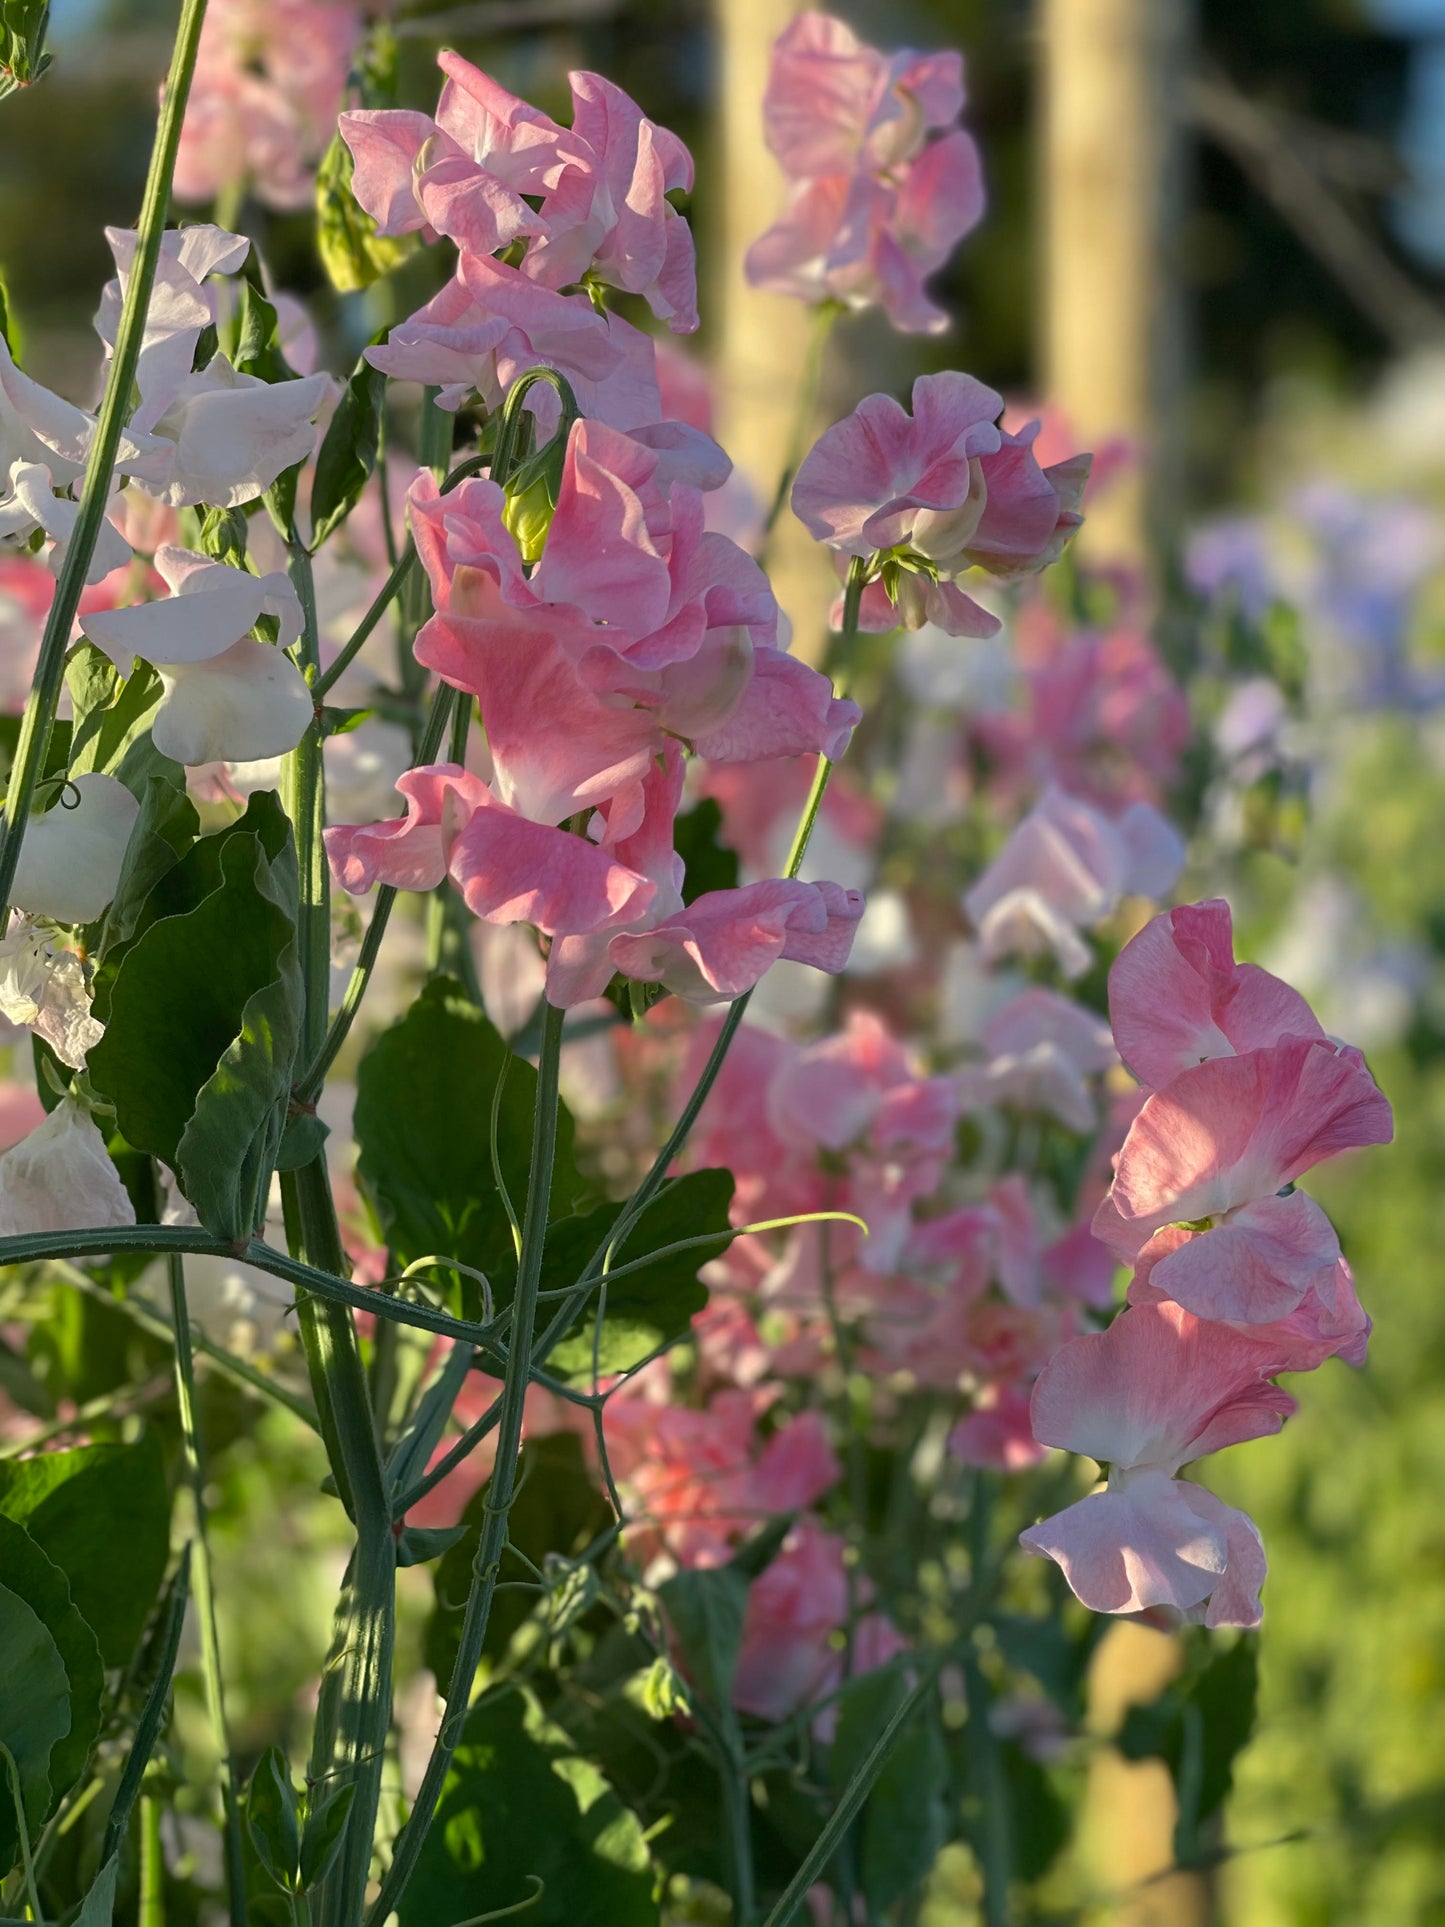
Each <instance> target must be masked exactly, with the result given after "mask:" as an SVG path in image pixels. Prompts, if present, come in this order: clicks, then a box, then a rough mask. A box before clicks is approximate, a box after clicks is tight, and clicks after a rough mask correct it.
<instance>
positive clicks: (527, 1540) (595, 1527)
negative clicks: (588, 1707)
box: [425, 1432, 612, 1693]
mask: <svg viewBox="0 0 1445 1927" xmlns="http://www.w3.org/2000/svg"><path fill="white" fill-rule="evenodd" d="M486 1505H487V1488H486V1487H485V1486H484V1487H483V1488H482V1489H481V1491H479V1492H477V1493H475V1494H473V1496H472V1499H471V1501H470V1502H469V1504H468V1506H467V1509H466V1511H465V1512H464V1513H463V1514H462V1525H463V1527H464V1528H465V1530H464V1532H463V1535H462V1537H461V1538H460V1539H459V1540H458V1541H457V1542H456V1544H455V1545H454V1546H452V1547H450V1548H449V1550H448V1551H447V1552H446V1553H445V1554H444V1555H443V1556H442V1560H441V1563H440V1564H439V1565H438V1566H437V1568H436V1571H435V1574H434V1576H433V1585H434V1586H435V1589H436V1609H435V1611H434V1612H433V1614H432V1616H431V1619H430V1620H429V1622H428V1624H427V1630H426V1649H425V1654H426V1663H427V1665H428V1666H430V1667H431V1669H432V1671H433V1672H434V1673H435V1674H436V1679H437V1685H438V1688H439V1689H440V1691H441V1692H443V1693H445V1692H446V1689H447V1682H448V1680H449V1679H450V1678H451V1672H452V1667H453V1665H454V1664H455V1661H456V1656H457V1640H458V1638H459V1636H460V1633H461V1626H462V1616H463V1612H464V1609H465V1607H466V1603H467V1592H468V1589H469V1587H470V1585H471V1578H472V1562H473V1560H474V1559H475V1558H476V1556H477V1544H478V1541H479V1540H480V1538H481V1531H482V1521H483V1519H484V1518H485V1516H486ZM611 1516H612V1515H611V1513H610V1512H609V1511H608V1508H607V1505H606V1503H605V1502H604V1500H603V1498H602V1495H601V1494H600V1493H599V1492H598V1490H597V1488H596V1486H595V1485H594V1484H593V1482H592V1477H591V1475H590V1473H589V1472H588V1470H587V1464H586V1461H585V1459H584V1458H583V1456H582V1441H581V1440H580V1439H579V1438H578V1437H577V1435H576V1433H575V1432H557V1433H554V1434H552V1435H551V1436H550V1437H547V1438H539V1439H528V1441H527V1443H526V1445H525V1446H524V1448H523V1453H522V1481H521V1486H520V1488H519V1490H518V1492H517V1496H516V1498H515V1500H514V1501H513V1503H512V1510H511V1512H510V1514H509V1515H508V1519H507V1539H508V1542H509V1544H511V1545H513V1546H515V1547H516V1548H517V1550H518V1551H519V1552H520V1553H521V1554H522V1555H523V1557H524V1559H526V1560H530V1561H531V1563H532V1565H534V1566H538V1567H540V1566H542V1565H543V1564H544V1563H545V1561H546V1559H547V1558H548V1555H549V1554H561V1555H562V1556H563V1557H564V1558H566V1557H571V1556H575V1555H576V1554H577V1553H579V1552H581V1551H583V1550H584V1549H585V1548H586V1546H587V1545H588V1544H589V1543H590V1541H591V1540H593V1539H595V1538H596V1537H597V1535H598V1533H599V1532H602V1531H605V1529H606V1527H607V1525H608V1523H609V1521H610V1519H611ZM531 1576H532V1575H531V1574H530V1572H529V1571H528V1569H527V1567H526V1566H525V1565H524V1563H523V1560H522V1559H516V1560H514V1559H510V1558H508V1559H504V1560H503V1563H502V1578H503V1579H504V1580H523V1581H525V1580H527V1579H529V1578H531ZM546 1606H547V1601H546V1600H544V1599H543V1598H542V1597H541V1596H540V1595H539V1594H537V1593H535V1592H527V1591H524V1590H522V1589H520V1588H519V1589H517V1590H515V1591H514V1590H513V1589H512V1588H511V1587H510V1586H508V1587H507V1589H506V1590H505V1591H499V1592H498V1593H497V1595H496V1597H495V1598H494V1599H493V1601H492V1615H491V1618H490V1620H489V1621H488V1622H487V1640H486V1645H485V1646H484V1647H483V1649H482V1650H483V1655H484V1657H486V1658H488V1659H490V1660H491V1661H492V1662H493V1664H497V1663H499V1662H500V1661H501V1660H502V1659H503V1658H504V1657H505V1655H506V1652H507V1648H508V1646H509V1645H510V1644H511V1641H512V1638H513V1636H514V1634H515V1633H516V1632H517V1630H518V1628H519V1627H521V1626H522V1625H524V1624H525V1622H526V1621H527V1620H529V1619H530V1618H531V1617H532V1615H533V1613H534V1612H536V1611H537V1610H538V1608H539V1607H540V1608H542V1609H543V1610H545V1609H546Z"/></svg>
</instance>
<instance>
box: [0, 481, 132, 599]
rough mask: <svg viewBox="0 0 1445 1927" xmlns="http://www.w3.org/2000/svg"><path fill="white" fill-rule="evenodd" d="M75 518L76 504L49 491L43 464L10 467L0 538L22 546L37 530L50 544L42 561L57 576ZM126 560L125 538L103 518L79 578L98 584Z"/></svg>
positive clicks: (50, 486) (1, 505) (1, 509)
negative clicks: (87, 564) (7, 493)
mask: <svg viewBox="0 0 1445 1927" xmlns="http://www.w3.org/2000/svg"><path fill="white" fill-rule="evenodd" d="M51 460H52V461H53V460H54V457H51ZM79 519H80V504H79V502H74V501H72V500H71V499H70V497H69V496H66V495H57V494H56V493H55V487H54V479H53V477H52V474H51V470H50V467H49V465H48V464H46V465H42V464H41V463H39V462H16V463H15V464H14V466H13V467H12V468H11V470H10V493H9V495H8V496H4V497H0V542H11V543H15V544H16V545H17V546H19V545H25V544H28V542H29V540H30V538H31V537H32V536H33V535H35V534H37V533H39V534H41V535H43V536H45V538H46V539H47V541H48V542H49V544H50V549H49V553H48V555H47V556H46V562H47V564H48V566H49V568H50V571H51V573H52V574H53V575H57V576H58V575H59V574H60V571H61V569H62V568H63V567H64V565H65V553H66V550H67V549H68V548H69V547H70V538H71V536H72V535H73V534H74V532H75V524H76V522H77V521H78V520H79ZM130 559H131V549H130V544H129V542H127V541H126V540H125V538H124V536H123V535H122V534H121V533H120V531H119V530H118V529H117V528H116V527H115V526H114V525H113V524H112V523H111V522H109V521H103V522H102V523H101V525H100V532H99V534H98V535H97V537H96V542H95V547H94V549H93V550H92V551H91V557H90V564H89V566H88V568H87V570H86V575H85V579H86V581H87V582H88V583H90V584H91V585H92V586H94V585H95V584H96V583H98V582H104V580H105V578H106V577H107V576H108V575H110V574H112V573H113V572H114V571H115V570H116V569H123V568H124V567H125V566H126V564H127V563H128V562H129V561H130Z"/></svg>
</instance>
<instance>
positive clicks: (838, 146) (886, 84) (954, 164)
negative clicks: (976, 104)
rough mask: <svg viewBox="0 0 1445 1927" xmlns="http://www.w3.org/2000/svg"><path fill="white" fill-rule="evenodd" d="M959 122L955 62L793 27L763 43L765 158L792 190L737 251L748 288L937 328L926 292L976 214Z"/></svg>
mask: <svg viewBox="0 0 1445 1927" xmlns="http://www.w3.org/2000/svg"><path fill="white" fill-rule="evenodd" d="M962 111H963V62H962V59H961V57H960V56H959V55H958V54H956V53H944V54H918V53H914V52H912V51H911V50H904V51H901V52H899V53H897V54H894V55H893V56H892V57H891V58H890V57H889V56H888V55H886V54H883V53H880V52H878V51H877V50H876V49H875V48H872V47H865V46H864V45H862V44H861V43H860V42H859V41H858V40H857V39H856V38H855V36H854V35H853V33H852V32H851V31H850V30H849V28H848V27H846V26H845V25H844V24H843V22H842V21H841V20H835V19H832V18H831V17H830V16H829V15H827V14H822V13H811V12H810V13H803V14H800V15H799V16H798V18H797V19H796V20H794V21H793V22H792V23H791V25H790V26H788V27H786V28H785V29H784V31H783V32H782V33H781V34H780V35H779V37H778V39H777V41H776V42H775V43H774V47H773V62H772V71H771V73H770V76H769V80H768V88H767V92H766V94H765V96H764V100H763V125H764V129H765V132H766V137H767V142H768V146H769V147H770V148H771V149H772V151H773V153H774V154H775V155H776V156H777V158H778V160H779V162H780V163H781V165H782V167H783V171H784V172H785V173H786V174H787V175H788V176H789V178H790V182H791V188H790V193H789V198H788V204H787V206H786V208H785V210H784V212H783V214H782V216H781V218H780V219H779V220H778V221H777V222H776V223H775V224H774V225H773V226H772V227H771V228H769V229H768V231H767V233H766V234H764V235H762V236H761V237H760V238H759V239H758V240H757V241H755V242H754V243H753V245H752V247H751V248H750V249H749V250H748V255H747V262H746V272H747V276H748V279H749V281H751V282H752V284H753V286H754V287H757V288H762V289H765V290H767V291H769V292H771V293H775V294H790V295H794V296H796V297H798V298H799V299H801V300H804V301H809V302H821V301H825V300H834V301H840V302H843V303H844V304H846V305H847V306H848V307H850V308H865V307H870V306H874V305H877V306H881V307H882V308H883V309H884V311H885V313H886V314H887V315H888V317H889V319H890V320H891V321H892V322H893V324H894V326H895V327H898V328H901V329H903V330H905V331H906V332H909V333H921V334H937V333H939V332H940V331H941V330H942V329H944V328H945V327H947V325H948V318H947V316H946V315H945V314H944V313H943V311H942V310H941V309H940V308H938V307H936V306H935V305H934V303H933V302H931V301H930V300H929V299H928V296H927V294H926V293H925V291H924V286H923V284H924V281H925V279H926V278H927V276H928V275H930V274H932V273H933V272H934V271H935V270H936V269H938V268H940V267H942V265H943V263H944V262H945V261H946V260H947V259H948V256H949V255H950V254H951V253H952V251H953V249H954V247H955V246H956V244H957V243H958V242H959V241H960V240H961V239H962V238H963V236H964V235H965V234H967V233H968V231H969V229H970V228H972V227H975V226H976V225H977V223H978V221H979V220H980V218H981V217H982V214H983V207H984V195H983V178H982V168H981V164H980V161H979V156H978V150H977V148H976V147H975V145H974V142H973V140H972V138H971V137H970V136H969V135H968V134H966V133H965V132H964V131H963V130H962V129H961V128H959V127H957V126H956V125H955V123H956V121H957V120H958V116H959V115H960V113H961V112H962ZM935 134H936V135H938V136H939V138H936V139H935V138H930V136H932V135H935Z"/></svg>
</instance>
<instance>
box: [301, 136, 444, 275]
mask: <svg viewBox="0 0 1445 1927" xmlns="http://www.w3.org/2000/svg"><path fill="white" fill-rule="evenodd" d="M352 172H353V163H352V159H351V150H350V148H349V147H348V146H347V145H346V142H345V141H344V140H343V139H342V138H341V136H340V134H333V136H332V138H331V144H330V146H328V148H327V149H326V152H325V153H324V154H323V155H322V156H321V161H320V164H319V165H318V167H317V169H316V251H317V253H318V254H319V255H320V257H321V265H322V267H324V268H325V270H326V273H327V276H328V278H329V280H330V282H331V285H332V287H333V288H335V289H337V291H338V292H339V293H341V294H355V293H356V291H357V289H358V288H366V287H370V285H371V283H372V282H373V281H377V280H379V279H380V278H381V276H382V275H384V274H391V273H392V272H393V271H394V270H395V269H396V268H399V267H400V266H401V264H402V262H403V261H405V260H407V259H408V257H409V256H410V255H412V254H414V253H415V252H416V249H417V247H418V246H419V245H420V237H419V236H418V235H415V234H403V235H398V236H395V237H391V236H384V235H380V234H378V233H377V231H376V223H375V221H373V220H372V218H371V216H370V215H369V214H368V213H367V212H366V211H365V209H364V208H363V207H362V206H361V204H360V202H359V201H358V200H357V198H356V196H355V194H354V193H353V192H352V188H351V176H352Z"/></svg>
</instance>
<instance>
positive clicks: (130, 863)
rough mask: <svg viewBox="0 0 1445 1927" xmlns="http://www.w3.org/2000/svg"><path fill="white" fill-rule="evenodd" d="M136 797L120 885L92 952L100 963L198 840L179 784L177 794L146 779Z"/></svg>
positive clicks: (197, 823)
mask: <svg viewBox="0 0 1445 1927" xmlns="http://www.w3.org/2000/svg"><path fill="white" fill-rule="evenodd" d="M136 794H137V796H138V798H139V801H140V815H139V816H138V817H137V818H136V822H135V827H134V829H133V830H132V831H131V833H130V841H129V842H128V843H127V844H126V847H125V858H124V861H123V862H122V864H121V870H120V881H119V882H118V883H117V885H116V888H115V895H114V896H113V897H112V898H111V901H110V908H109V909H108V910H107V911H106V913H105V920H104V922H103V923H102V925H101V935H100V940H99V943H98V945H97V946H96V948H97V951H98V954H99V955H100V956H101V957H102V958H107V957H109V956H110V955H111V953H112V952H113V951H114V950H115V949H116V948H117V947H118V946H119V945H121V944H124V943H126V942H127V941H128V940H129V939H130V938H131V937H132V936H134V935H135V934H136V932H137V929H138V926H139V924H140V922H141V919H142V917H143V916H144V914H145V905H146V900H147V898H148V897H149V896H150V893H151V891H152V890H153V889H154V888H155V886H156V884H157V883H159V882H160V880H161V878H162V877H163V876H164V875H165V874H166V872H167V871H168V870H173V869H174V868H175V866H176V864H177V863H179V861H180V860H181V858H182V857H183V856H184V855H185V854H186V852H187V851H188V850H189V849H190V847H191V845H192V843H194V841H195V840H196V837H197V836H198V835H199V834H200V828H201V819H200V818H199V816H197V814H196V806H195V804H194V803H192V801H191V799H190V797H189V796H188V795H187V794H186V790H185V785H184V784H182V785H181V787H180V788H179V789H178V788H176V786H175V785H174V784H173V783H172V782H171V781H170V779H169V777H167V776H164V775H160V776H150V777H147V779H146V781H145V782H144V784H143V785H142V786H141V788H140V789H139V790H138V791H137V792H136Z"/></svg>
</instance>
